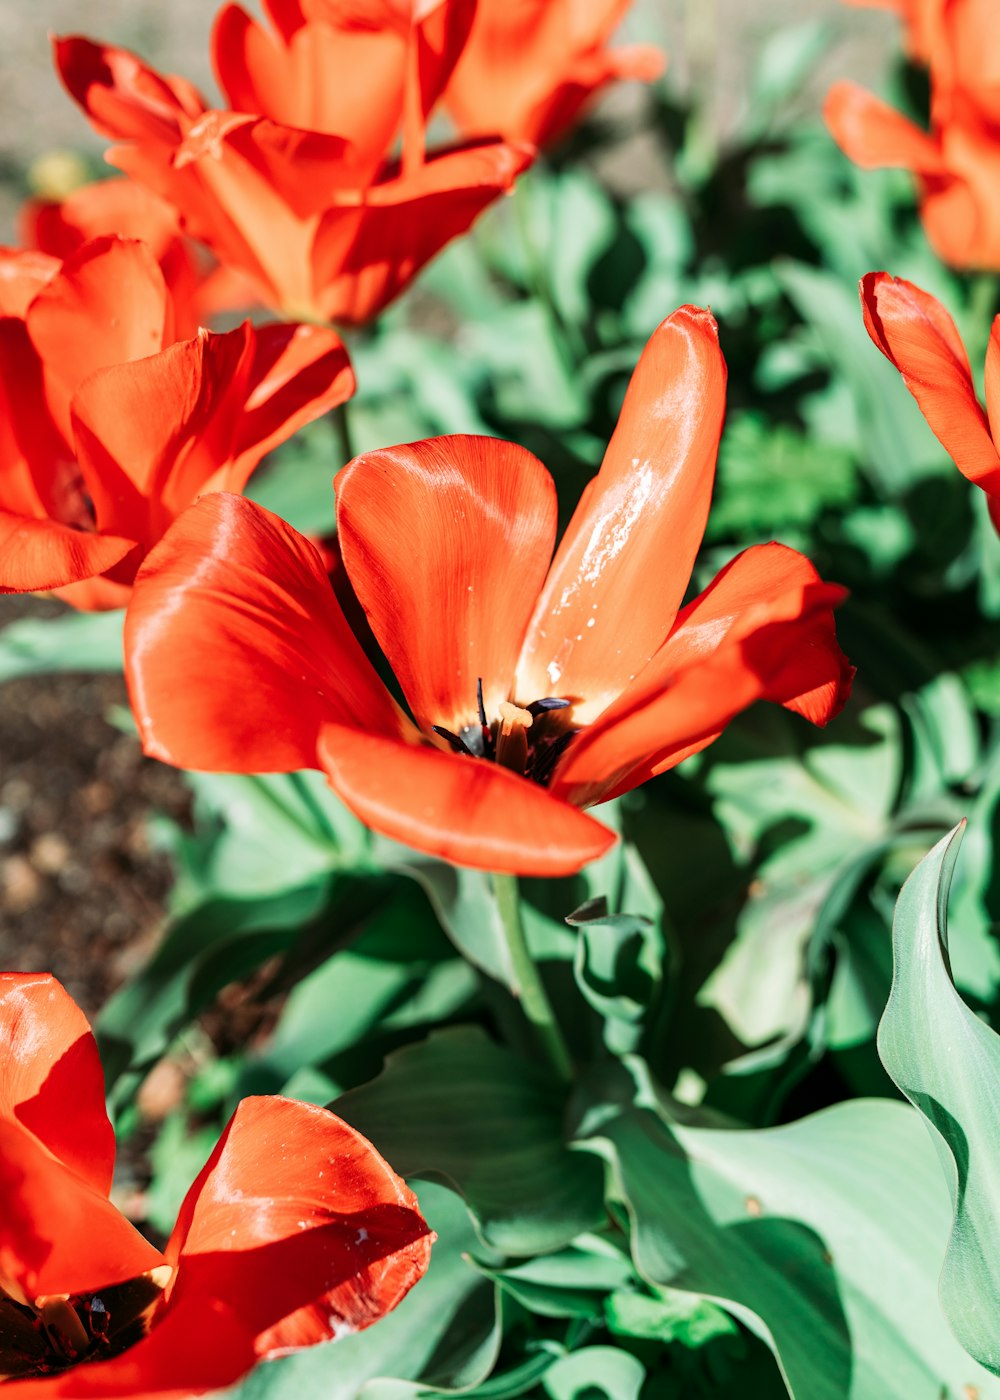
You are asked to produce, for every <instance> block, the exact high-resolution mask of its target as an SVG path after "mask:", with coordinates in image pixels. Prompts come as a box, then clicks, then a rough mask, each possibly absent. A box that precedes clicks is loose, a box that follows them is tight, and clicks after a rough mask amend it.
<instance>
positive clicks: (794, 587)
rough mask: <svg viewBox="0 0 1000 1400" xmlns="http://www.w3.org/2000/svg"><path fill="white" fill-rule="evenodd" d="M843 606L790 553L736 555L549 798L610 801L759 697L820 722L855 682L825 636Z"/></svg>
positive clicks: (584, 744) (582, 738)
mask: <svg viewBox="0 0 1000 1400" xmlns="http://www.w3.org/2000/svg"><path fill="white" fill-rule="evenodd" d="M843 597H844V590H843V589H842V588H839V587H837V586H836V585H832V584H824V583H823V582H822V581H821V580H820V579H819V576H818V574H817V573H816V570H815V569H814V568H813V566H812V564H810V562H809V561H808V560H807V559H806V558H804V556H802V555H801V554H799V553H798V552H797V551H796V550H793V549H788V548H787V547H786V546H784V545H779V544H769V545H756V546H754V547H752V548H750V549H747V550H744V552H743V553H742V554H740V555H738V556H737V557H736V559H734V560H733V561H732V563H730V564H729V565H727V566H726V568H725V569H724V570H723V571H722V572H721V573H720V574H719V575H718V577H717V578H716V579H715V580H714V582H713V583H712V584H711V585H710V586H709V587H708V588H707V589H706V590H705V592H704V593H702V594H701V596H700V597H698V598H696V599H695V600H694V601H693V602H692V603H689V604H688V606H687V607H686V608H685V609H684V610H683V612H681V613H680V614H679V616H678V618H677V623H676V625H675V627H674V629H673V631H672V632H671V634H670V637H669V638H668V639H667V641H666V643H665V644H664V646H663V647H661V649H660V650H659V651H658V652H657V654H656V656H654V657H653V659H652V660H651V661H650V663H649V665H648V666H647V667H645V669H644V670H643V671H641V672H640V673H639V675H638V676H636V678H635V681H634V682H633V684H632V685H631V686H629V688H628V689H627V690H626V691H625V692H624V694H623V695H622V696H621V697H620V698H619V699H618V700H617V701H616V702H615V703H614V704H613V705H612V706H610V707H609V709H608V710H607V711H606V712H605V713H604V714H602V715H601V716H600V717H599V719H598V720H597V721H596V722H595V723H594V724H592V725H591V726H590V728H589V729H586V730H584V732H583V733H582V734H580V735H578V736H577V738H576V739H575V740H574V742H573V745H572V747H571V748H570V749H569V750H568V753H567V756H566V759H565V760H564V762H563V763H561V764H560V765H559V767H558V768H557V770H556V773H555V776H554V779H553V783H552V791H553V792H554V793H555V794H557V795H558V796H560V797H564V798H565V799H566V800H567V801H572V802H575V803H578V804H580V805H590V804H592V803H595V802H602V801H607V800H608V799H610V798H611V797H615V796H618V795H619V794H620V793H622V792H627V791H628V790H629V789H630V788H633V787H635V786H637V785H638V784H639V783H641V782H644V781H645V780H646V779H647V778H650V777H652V776H653V775H654V774H656V773H661V772H665V771H666V770H667V769H668V768H672V767H674V765H675V764H677V763H679V762H680V761H681V759H682V758H686V757H688V756H689V755H690V754H691V753H695V752H697V751H698V750H699V749H701V748H704V747H705V746H706V745H707V744H709V743H711V742H712V740H713V739H715V738H716V737H717V736H718V735H719V733H721V731H722V730H723V729H724V728H725V727H726V725H727V724H728V723H729V722H730V720H732V719H733V718H734V717H735V715H737V714H738V713H739V712H740V711H741V710H744V709H746V708H747V706H748V705H750V704H752V703H753V702H754V701H755V700H758V699H769V700H773V701H776V702H777V703H779V704H782V705H785V706H787V707H788V708H791V709H795V710H798V711H799V712H800V713H802V714H804V715H805V716H806V717H807V718H809V719H811V720H812V721H813V723H816V724H826V723H827V722H828V721H829V720H831V719H832V718H833V717H834V716H835V715H836V714H837V713H838V712H839V711H840V709H841V708H842V707H843V705H844V703H845V702H846V700H847V698H848V696H849V694H850V685H851V679H852V677H853V674H854V673H853V669H852V668H851V667H850V665H849V664H848V662H847V661H846V658H845V657H844V656H843V654H842V653H841V651H840V648H839V647H838V646H837V643H836V633H835V630H834V623H833V611H832V609H833V608H834V607H835V606H836V605H837V604H838V603H839V602H840V601H842V599H843Z"/></svg>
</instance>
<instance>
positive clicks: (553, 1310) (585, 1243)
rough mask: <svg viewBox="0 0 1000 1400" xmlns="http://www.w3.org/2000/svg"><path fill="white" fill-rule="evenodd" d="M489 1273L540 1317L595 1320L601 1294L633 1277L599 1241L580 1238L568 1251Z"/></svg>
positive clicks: (622, 1260)
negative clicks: (587, 1318)
mask: <svg viewBox="0 0 1000 1400" xmlns="http://www.w3.org/2000/svg"><path fill="white" fill-rule="evenodd" d="M488 1272H489V1274H490V1277H491V1278H492V1279H494V1280H495V1281H496V1282H497V1283H498V1284H499V1285H500V1287H501V1288H502V1289H503V1290H504V1291H505V1292H506V1293H509V1294H510V1295H511V1297H513V1298H516V1299H517V1301H518V1302H519V1303H521V1305H522V1306H523V1307H525V1308H527V1309H528V1311H529V1312H532V1313H535V1314H536V1315H537V1316H540V1317H592V1318H593V1317H600V1315H601V1311H602V1307H603V1301H604V1296H605V1294H607V1293H608V1291H609V1290H611V1289H619V1288H625V1287H627V1286H628V1284H629V1283H631V1282H632V1280H633V1278H634V1275H633V1272H632V1266H631V1264H630V1262H629V1260H628V1257H627V1256H626V1255H624V1254H623V1253H622V1252H621V1251H620V1250H618V1249H616V1248H615V1247H614V1246H613V1245H611V1244H609V1243H608V1242H607V1241H606V1240H603V1239H601V1238H600V1237H599V1236H581V1237H580V1238H579V1239H578V1240H577V1241H576V1243H575V1244H574V1245H571V1246H570V1247H569V1248H568V1249H564V1250H559V1251H557V1252H556V1253H554V1254H543V1255H541V1256H539V1257H538V1258H536V1259H529V1260H527V1262H526V1263H523V1264H516V1265H515V1266H514V1267H513V1268H510V1269H493V1270H489V1271H488Z"/></svg>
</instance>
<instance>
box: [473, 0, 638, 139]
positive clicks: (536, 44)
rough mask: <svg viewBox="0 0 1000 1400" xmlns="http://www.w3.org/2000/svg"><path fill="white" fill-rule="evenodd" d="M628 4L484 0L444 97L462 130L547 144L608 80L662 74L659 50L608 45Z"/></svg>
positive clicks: (622, 0)
mask: <svg viewBox="0 0 1000 1400" xmlns="http://www.w3.org/2000/svg"><path fill="white" fill-rule="evenodd" d="M630 4H631V0H587V3H585V4H581V3H580V0H479V8H478V10H477V12H476V21H475V24H474V25H473V28H472V37H471V38H470V40H469V42H468V44H467V45H466V46H465V49H464V51H463V53H462V57H461V59H460V60H459V63H458V65H457V67H456V69H455V72H454V74H453V75H452V78H451V81H450V83H449V84H448V89H447V93H446V95H445V101H446V103H447V105H448V108H449V110H450V111H451V113H452V115H453V116H454V118H455V121H456V123H457V124H458V127H459V129H460V130H461V131H463V132H465V133H467V134H468V135H472V136H484V135H492V134H494V133H496V132H500V133H502V134H503V135H504V136H506V137H507V138H508V139H511V140H521V141H531V142H533V143H534V144H535V145H538V146H544V145H549V144H550V143H551V142H553V141H555V140H557V139H558V138H559V137H560V136H563V135H564V134H565V133H566V132H567V131H568V130H569V128H570V127H571V126H573V125H574V123H575V122H576V121H578V120H579V117H580V115H581V112H582V109H583V108H584V107H585V106H586V105H587V104H588V103H589V102H590V101H591V100H592V99H593V98H594V97H595V96H596V95H597V94H598V93H599V92H600V91H601V90H602V89H603V88H604V87H606V86H607V85H608V84H609V83H612V82H615V81H617V80H619V79H624V78H636V79H639V80H640V81H641V82H652V80H653V79H654V78H658V77H659V75H660V73H661V72H662V71H663V66H664V59H663V55H662V54H661V53H660V51H659V50H658V49H654V48H651V47H649V46H648V45H638V44H636V45H632V46H630V47H626V48H618V49H613V48H609V47H608V40H609V39H610V37H611V34H612V33H613V31H614V30H615V29H616V28H617V27H618V25H619V24H620V23H621V20H622V18H623V16H624V14H625V11H626V10H627V9H628V8H629V6H630Z"/></svg>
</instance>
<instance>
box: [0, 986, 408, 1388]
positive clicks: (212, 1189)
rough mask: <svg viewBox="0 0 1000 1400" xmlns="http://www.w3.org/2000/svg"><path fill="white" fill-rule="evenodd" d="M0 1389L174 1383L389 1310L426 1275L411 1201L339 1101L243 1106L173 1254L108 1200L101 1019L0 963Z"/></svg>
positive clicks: (202, 1378)
mask: <svg viewBox="0 0 1000 1400" xmlns="http://www.w3.org/2000/svg"><path fill="white" fill-rule="evenodd" d="M0 1046H2V1051H0V1053H2V1055H3V1071H2V1073H0V1192H2V1196H3V1202H4V1208H3V1213H2V1215H0V1384H2V1385H3V1393H4V1396H5V1397H9V1400H52V1398H53V1397H57V1396H63V1397H81V1400H83V1397H93V1400H98V1397H111V1396H134V1395H159V1394H163V1395H167V1394H169V1395H171V1396H173V1397H175V1398H176V1397H180V1396H184V1395H192V1394H198V1393H201V1392H203V1391H207V1390H219V1389H222V1388H223V1387H225V1386H228V1385H232V1384H233V1383H234V1382H235V1381H237V1380H238V1379H239V1378H240V1376H242V1375H243V1374H244V1373H245V1372H246V1371H248V1370H249V1369H250V1367H251V1366H253V1365H254V1363H255V1362H256V1361H259V1360H262V1359H264V1358H266V1357H270V1356H276V1355H280V1354H284V1353H285V1352H287V1351H290V1350H295V1349H297V1348H299V1347H303V1346H310V1345H312V1344H313V1343H315V1342H319V1341H324V1340H326V1339H328V1338H330V1337H333V1336H341V1335H344V1334H346V1333H349V1332H353V1331H358V1330H360V1329H361V1328H363V1327H368V1326H369V1325H370V1324H371V1323H373V1322H377V1321H378V1319H379V1318H381V1317H383V1316H384V1315H385V1314H386V1313H388V1312H390V1311H391V1309H392V1308H394V1307H395V1306H396V1304H397V1303H398V1302H399V1301H400V1300H401V1299H402V1298H403V1297H404V1296H405V1294H406V1293H407V1292H408V1291H409V1289H410V1288H411V1287H412V1286H413V1284H414V1283H416V1282H417V1280H418V1279H419V1278H420V1277H421V1275H422V1274H423V1273H424V1270H425V1269H426V1268H427V1263H428V1259H429V1254H430V1247H431V1241H432V1239H433V1236H432V1234H431V1232H430V1230H429V1229H428V1227H427V1224H426V1223H425V1221H424V1220H423V1219H422V1218H421V1216H420V1214H419V1212H418V1210H417V1203H416V1199H415V1198H414V1196H413V1193H412V1192H411V1191H410V1190H409V1189H408V1188H407V1186H406V1184H405V1183H404V1182H403V1181H401V1180H400V1179H399V1177H397V1176H396V1174H395V1173H394V1172H393V1171H392V1169H391V1168H390V1167H389V1165H388V1163H387V1162H385V1161H384V1160H383V1159H382V1158H381V1157H380V1156H379V1155H378V1153H377V1152H376V1151H375V1149H374V1148H373V1147H372V1145H371V1144H370V1143H369V1142H367V1141H366V1140H365V1139H364V1138H363V1137H362V1136H361V1135H360V1134H359V1133H356V1132H354V1130H353V1129H352V1128H350V1127H348V1125H347V1124H346V1123H343V1122H342V1121H341V1120H340V1119H339V1118H336V1117H334V1115H333V1114H332V1113H329V1112H327V1111H326V1109H322V1108H316V1107H314V1106H313V1105H311V1104H305V1103H297V1102H294V1101H293V1100H291V1099H283V1098H276V1097H275V1098H251V1099H245V1100H244V1101H243V1102H242V1103H241V1104H240V1106H239V1108H238V1109H237V1110H236V1112H235V1113H234V1115H233V1117H232V1118H231V1119H230V1121H229V1124H228V1126H227V1128H226V1130H225V1132H224V1133H223V1135H222V1138H221V1140H220V1142H219V1145H218V1146H217V1147H216V1149H215V1151H214V1152H213V1153H212V1155H211V1157H210V1158H209V1160H208V1162H207V1163H206V1165H205V1167H204V1168H203V1169H202V1171H201V1173H200V1175H199V1176H198V1178H197V1180H196V1181H195V1182H194V1184H193V1185H192V1187H191V1189H190V1190H189V1192H188V1194H187V1196H186V1197H185V1199H184V1203H183V1205H182V1206H181V1209H180V1213H179V1215H178V1217H177V1224H176V1226H175V1227H174V1231H173V1233H172V1235H171V1236H170V1239H169V1241H168V1242H167V1244H166V1246H165V1248H164V1249H163V1250H162V1251H161V1250H159V1249H156V1248H155V1247H154V1246H153V1245H152V1244H150V1243H149V1241H148V1240H146V1239H145V1238H144V1237H143V1236H142V1235H140V1234H139V1232H138V1231H137V1230H136V1229H135V1227H134V1226H133V1225H131V1224H130V1223H129V1221H128V1220H126V1219H125V1217H124V1216H123V1215H121V1214H120V1213H119V1212H118V1210H116V1208H115V1207H114V1206H113V1205H112V1204H111V1202H110V1201H109V1199H108V1192H109V1189H110V1187H111V1177H112V1171H113V1168H114V1156H115V1140H114V1133H113V1130H112V1127H111V1124H110V1122H109V1121H108V1117H107V1113H106V1112H105V1107H104V1077H103V1074H102V1071H101V1064H100V1060H99V1058H98V1054H97V1046H96V1044H95V1042H94V1038H93V1036H92V1035H91V1034H90V1028H89V1026H88V1025H87V1021H86V1018H85V1017H84V1015H83V1013H82V1012H81V1011H80V1009H79V1008H78V1007H77V1006H76V1004H75V1003H74V1002H73V1001H72V1000H71V998H70V997H69V996H68V995H67V993H66V992H65V991H64V990H63V988H62V987H61V986H60V985H59V983H58V982H57V981H56V980H55V979H54V978H52V977H49V976H46V975H41V974H35V973H27V974H15V973H0Z"/></svg>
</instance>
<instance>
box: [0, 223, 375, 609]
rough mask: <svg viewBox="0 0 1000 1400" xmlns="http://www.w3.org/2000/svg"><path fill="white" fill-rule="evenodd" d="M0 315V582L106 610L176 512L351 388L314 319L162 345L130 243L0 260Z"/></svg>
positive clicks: (123, 594)
mask: <svg viewBox="0 0 1000 1400" xmlns="http://www.w3.org/2000/svg"><path fill="white" fill-rule="evenodd" d="M0 312H2V313H3V315H2V319H0V592H7V593H9V592H15V593H18V592H29V591H33V590H37V589H61V590H63V596H64V597H65V598H66V599H67V601H68V602H71V603H73V604H74V605H75V606H77V607H81V608H88V609H102V608H111V607H120V606H121V605H122V604H123V603H125V602H126V601H127V599H128V595H129V592H130V589H131V583H132V580H133V579H134V577H135V571H136V569H137V568H138V566H139V563H140V561H141V559H142V557H143V555H144V554H145V553H146V552H147V550H148V549H149V548H150V547H151V546H152V545H153V544H155V542H156V541H157V540H158V539H159V538H160V536H161V535H162V534H163V532H164V530H165V529H166V528H167V526H168V525H169V524H170V522H171V521H172V520H173V519H174V518H175V516H176V515H177V514H178V513H179V512H180V511H181V510H183V509H184V507H185V506H187V505H189V504H190V503H191V502H192V501H193V500H194V499H195V498H196V497H197V496H198V495H199V494H200V493H201V492H202V491H205V490H217V489H219V488H220V487H226V488H227V489H230V490H237V491H239V490H242V489H243V487H244V486H245V484H246V482H247V479H248V477H249V476H250V474H251V472H252V471H253V470H254V468H255V467H256V466H257V464H258V463H259V462H260V460H261V458H262V457H263V456H264V454H265V453H266V452H268V451H269V450H270V449H271V448H272V447H275V446H276V445H277V444H278V443H280V442H284V441H285V439H286V438H288V437H290V436H291V434H292V433H294V432H295V431H296V430H297V429H298V428H299V427H301V426H302V424H303V423H306V422H309V421H310V420H311V419H313V418H315V417H318V416H319V414H321V413H323V412H325V411H326V410H327V409H328V408H331V407H333V406H335V405H336V404H339V403H343V402H344V400H345V399H347V398H349V397H350V395H351V393H352V392H353V389H354V376H353V372H352V370H351V368H350V364H349V362H348V359H347V353H346V351H345V350H344V347H343V345H342V344H341V342H340V340H339V338H338V337H337V335H336V334H335V333H334V332H333V331H332V330H328V329H326V328H321V327H318V326H293V325H285V324H279V325H269V326H260V327H253V326H251V325H250V323H249V322H245V323H244V324H243V325H242V326H240V327H239V328H238V329H237V330H234V331H230V332H228V333H227V334H225V335H213V334H211V333H210V332H208V331H201V332H199V333H198V334H197V335H196V336H195V337H194V338H193V339H191V340H183V341H177V340H176V339H175V336H174V308H173V303H172V302H171V299H170V296H169V294H168V291H167V287H166V284H165V282H164V278H163V274H162V273H161V271H160V268H159V267H158V266H157V264H156V262H155V261H154V259H153V256H152V254H151V253H150V252H149V251H148V250H147V249H146V248H145V246H144V245H143V244H141V243H138V242H135V241H131V240H125V239H119V238H103V239H95V240H93V241H91V242H89V243H85V244H83V245H82V246H81V247H80V249H79V250H78V251H77V252H76V253H74V254H72V255H71V256H70V257H69V258H67V259H66V261H65V262H62V263H60V262H59V261H58V259H55V258H52V257H49V256H47V255H45V254H42V253H35V252H9V251H8V252H6V253H3V254H2V255H0ZM67 585H68V587H67Z"/></svg>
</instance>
